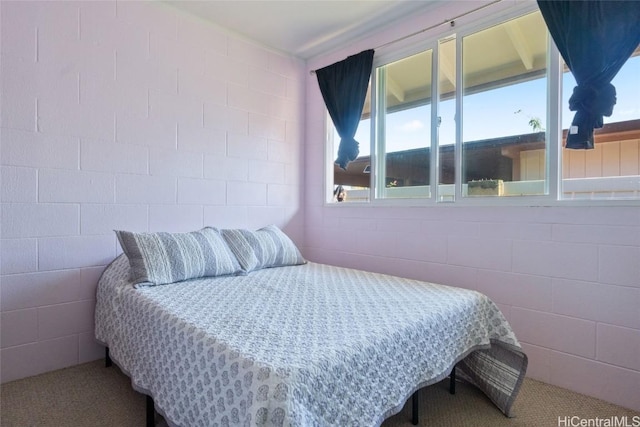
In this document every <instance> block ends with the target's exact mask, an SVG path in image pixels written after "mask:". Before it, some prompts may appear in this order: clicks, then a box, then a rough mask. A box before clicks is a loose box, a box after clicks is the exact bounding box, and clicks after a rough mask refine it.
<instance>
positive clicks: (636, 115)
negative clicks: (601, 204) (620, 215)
mask: <svg viewBox="0 0 640 427" xmlns="http://www.w3.org/2000/svg"><path fill="white" fill-rule="evenodd" d="M638 75H640V46H639V47H638V49H636V51H635V52H634V54H633V56H632V57H631V58H629V60H627V62H626V63H625V64H624V66H623V67H622V69H620V71H619V72H618V74H617V75H616V77H615V78H614V79H613V81H612V83H613V85H614V86H615V87H616V93H617V102H616V105H615V107H614V109H613V114H612V115H611V117H605V118H604V127H603V128H602V129H599V130H596V132H595V148H594V149H593V150H568V149H563V150H562V197H563V198H565V199H611V198H621V197H630V198H631V197H640V85H639V84H638V78H637V76H638ZM575 85H576V81H575V79H574V77H573V75H572V74H571V73H570V72H569V70H568V69H567V68H566V66H565V67H564V72H563V77H562V106H563V107H564V108H563V110H562V129H564V130H565V131H564V133H563V142H564V140H565V138H566V129H568V128H569V126H570V125H571V120H572V119H573V112H571V111H569V108H568V104H569V98H570V97H571V94H572V92H573V88H574V86H575Z"/></svg>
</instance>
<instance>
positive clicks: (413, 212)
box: [304, 2, 640, 410]
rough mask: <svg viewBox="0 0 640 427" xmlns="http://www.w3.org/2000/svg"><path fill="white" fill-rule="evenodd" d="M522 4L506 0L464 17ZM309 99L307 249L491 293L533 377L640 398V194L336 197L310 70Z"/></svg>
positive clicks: (408, 29) (410, 27)
mask: <svg viewBox="0 0 640 427" xmlns="http://www.w3.org/2000/svg"><path fill="white" fill-rule="evenodd" d="M514 4H516V3H515V2H502V3H500V4H498V5H496V6H495V7H492V8H490V9H486V10H485V11H483V12H478V13H476V14H473V15H470V16H468V17H466V18H463V19H460V20H458V22H459V23H462V22H463V21H464V20H465V19H467V20H468V19H478V18H479V17H481V16H482V15H483V14H485V13H497V12H499V11H500V10H504V9H505V8H508V7H511V6H513V5H514ZM477 6H478V3H477V2H470V3H466V4H465V3H464V2H450V3H447V5H445V6H443V8H442V9H439V10H437V11H430V12H429V14H424V15H417V16H415V17H413V18H411V19H407V20H406V21H403V22H401V23H396V24H394V25H391V26H390V27H389V28H386V29H383V30H381V31H380V32H378V33H377V34H375V35H373V36H371V37H369V38H365V39H362V40H360V41H358V42H356V43H353V44H352V45H349V46H345V47H344V48H343V49H341V50H340V51H337V52H334V53H332V54H329V55H324V56H321V57H317V58H313V59H312V60H310V61H308V68H309V69H316V68H320V67H322V66H326V65H329V64H331V63H333V62H336V61H339V60H342V59H344V58H345V57H347V56H348V55H353V54H355V53H358V52H360V51H362V50H365V49H370V48H375V47H376V46H383V45H384V44H386V43H388V42H391V41H393V40H396V39H399V38H401V37H403V36H405V35H408V34H411V33H413V32H415V31H418V30H420V29H422V28H426V27H429V26H431V25H432V24H437V23H439V22H443V21H444V20H445V19H448V18H451V17H454V16H456V15H457V14H458V13H460V12H464V11H465V10H470V9H473V8H475V7H477ZM516 6H517V4H516ZM445 29H446V28H445ZM440 30H442V28H440ZM436 31H438V29H435V30H433V31H431V32H430V33H435V32H436ZM430 33H429V32H427V33H425V34H424V36H428V35H429V34H430ZM401 44H402V43H401ZM306 102H307V121H306V147H305V158H306V165H305V170H306V172H307V175H306V187H305V188H306V198H305V216H306V226H305V231H306V238H305V244H306V247H305V250H304V252H305V255H306V256H307V257H308V258H309V259H310V260H312V261H316V262H322V263H329V264H336V265H342V266H348V267H355V268H361V269H364V270H369V271H376V272H382V273H389V274H394V275H400V276H405V277H410V278H417V279H421V280H427V281H432V282H437V283H443V284H448V285H455V286H461V287H464V288H469V289H476V290H478V291H481V292H483V293H486V294H487V295H488V296H489V297H491V298H492V299H493V300H494V301H495V302H496V303H498V305H499V306H500V308H501V309H502V310H503V312H504V314H505V315H506V317H507V318H508V319H509V321H510V322H511V325H512V326H513V328H514V330H515V332H516V335H517V336H518V338H519V340H520V341H521V343H522V345H523V347H524V349H525V351H526V353H527V354H528V356H529V370H528V375H529V376H530V377H532V378H535V379H539V380H541V381H544V382H547V383H551V384H556V385H559V386H562V387H566V388H569V389H572V390H575V391H578V392H581V393H585V394H588V395H592V396H596V397H599V398H602V399H604V400H607V401H610V402H614V403H617V404H620V405H623V406H626V407H629V408H633V409H635V410H640V392H639V390H640V207H638V205H637V204H636V205H634V206H626V207H625V206H617V207H606V205H605V206H599V207H596V206H592V207H588V206H576V205H574V206H567V207H453V206H437V207H390V206H385V207H371V206H367V205H361V206H356V205H349V204H340V205H338V204H336V205H332V206H325V205H324V203H323V201H324V200H325V189H324V182H325V171H324V169H325V166H324V164H323V162H322V159H323V158H324V153H325V146H324V145H325V140H324V138H325V131H324V129H325V122H324V120H325V117H326V116H325V113H324V106H323V101H322V97H321V95H320V91H319V89H318V85H317V81H316V79H315V77H313V76H311V77H309V78H308V81H307V95H306Z"/></svg>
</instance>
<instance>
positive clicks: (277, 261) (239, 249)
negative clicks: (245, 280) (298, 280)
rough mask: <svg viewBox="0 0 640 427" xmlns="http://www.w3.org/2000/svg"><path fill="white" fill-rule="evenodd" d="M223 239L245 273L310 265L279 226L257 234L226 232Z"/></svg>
mask: <svg viewBox="0 0 640 427" xmlns="http://www.w3.org/2000/svg"><path fill="white" fill-rule="evenodd" d="M222 235H223V236H224V239H225V240H226V241H227V243H228V244H229V247H230V248H231V251H233V253H234V254H235V256H236V258H237V259H238V262H239V263H240V266H241V267H242V270H243V271H244V272H245V273H249V272H250V271H253V270H259V269H261V268H268V267H282V266H285V265H299V264H305V263H306V262H307V261H306V260H305V259H304V258H303V257H302V255H301V254H300V251H299V250H298V248H297V247H296V245H295V243H293V241H291V239H290V238H289V237H288V236H287V235H286V234H284V233H283V232H282V231H281V230H280V229H279V228H278V227H276V226H275V225H269V226H267V227H264V228H261V229H260V230H257V231H249V230H244V229H229V230H222Z"/></svg>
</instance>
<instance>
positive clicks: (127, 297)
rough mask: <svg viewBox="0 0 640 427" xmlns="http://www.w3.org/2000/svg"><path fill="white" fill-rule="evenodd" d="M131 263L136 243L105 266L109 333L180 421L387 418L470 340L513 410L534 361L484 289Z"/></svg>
mask: <svg viewBox="0 0 640 427" xmlns="http://www.w3.org/2000/svg"><path fill="white" fill-rule="evenodd" d="M128 274H129V266H128V263H127V259H126V257H124V256H121V257H119V258H118V259H116V260H115V261H114V262H113V263H112V264H111V265H110V266H109V267H108V268H107V269H106V271H105V273H104V274H103V277H102V278H101V280H100V283H99V286H98V294H97V305H96V338H97V339H98V340H99V341H100V342H102V343H103V344H105V345H107V346H108V347H109V349H110V355H111V357H112V358H113V360H114V361H115V362H116V363H117V364H118V365H119V366H120V367H121V368H122V369H123V370H124V371H125V372H126V373H127V374H128V375H129V376H130V377H131V380H132V384H133V386H134V388H136V389H137V390H139V391H141V392H144V393H147V394H150V395H151V396H152V397H153V399H154V401H155V404H156V409H158V410H159V411H160V412H161V413H163V415H164V416H165V418H166V419H167V421H168V422H169V424H170V425H174V426H183V427H191V426H226V425H247V426H248V425H276V426H279V425H285V426H289V425H291V426H327V425H339V426H369V425H374V426H375V425H379V424H380V423H381V422H382V421H383V420H384V419H385V418H386V417H388V416H390V415H392V414H393V413H396V412H398V411H399V410H400V409H401V408H402V406H403V404H404V402H405V401H406V399H407V398H408V397H409V396H410V395H411V394H412V393H413V391H415V390H416V389H418V388H420V387H422V386H424V385H428V384H431V383H434V382H437V381H440V380H441V379H443V378H444V377H446V376H447V375H448V374H449V372H450V370H451V368H452V366H453V364H455V363H456V362H458V361H459V360H461V359H463V358H465V357H466V356H468V355H470V354H471V355H470V357H466V358H465V359H464V361H463V362H462V363H461V364H460V365H459V366H460V367H461V371H462V374H463V375H465V376H466V377H467V378H468V379H470V380H471V381H472V382H474V383H476V384H477V385H478V386H479V387H480V388H481V389H483V390H484V391H485V392H486V393H487V394H488V395H489V397H490V398H491V399H492V400H493V401H494V402H495V403H496V404H497V405H498V406H499V407H500V409H501V410H502V411H503V412H505V414H509V411H510V408H511V404H512V403H513V400H514V399H515V396H516V395H517V392H518V390H519V387H520V383H521V381H522V378H523V376H524V372H525V370H526V356H525V355H524V354H523V353H522V352H521V350H520V347H519V344H518V342H517V340H516V338H515V336H514V334H513V332H512V330H511V328H510V327H509V325H508V323H507V322H506V320H505V319H504V317H503V316H502V314H501V313H500V311H499V310H498V309H497V307H496V306H495V305H494V304H493V302H491V301H490V300H489V298H487V297H486V296H484V295H482V294H480V293H478V292H475V291H470V290H465V289H460V288H454V287H447V286H442V285H435V284H430V283H424V282H419V281H415V280H409V279H402V278H398V277H392V276H386V275H380V274H372V273H366V272H363V271H359V270H351V269H344V268H339V267H333V266H328V265H322V264H315V263H308V264H306V265H300V266H294V267H279V268H271V269H265V270H260V271H255V272H252V273H250V274H249V275H248V276H238V277H217V278H205V279H195V280H189V281H185V282H180V283H175V284H169V285H161V286H153V287H143V288H139V289H134V288H133V286H132V285H131V283H130V282H129V281H128V277H129V276H128ZM480 349H484V350H480ZM474 350H475V351H474Z"/></svg>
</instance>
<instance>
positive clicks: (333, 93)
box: [316, 49, 374, 170]
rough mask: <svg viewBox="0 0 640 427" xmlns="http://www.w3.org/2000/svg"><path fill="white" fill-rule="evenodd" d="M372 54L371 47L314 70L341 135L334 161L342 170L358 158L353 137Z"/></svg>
mask: <svg viewBox="0 0 640 427" xmlns="http://www.w3.org/2000/svg"><path fill="white" fill-rule="evenodd" d="M373 53H374V51H373V49H370V50H365V51H364V52H360V53H358V54H357V55H352V56H349V57H348V58H347V59H345V60H344V61H340V62H336V63H335V64H332V65H328V66H326V67H324V68H320V69H319V70H316V77H317V78H318V85H319V86H320V92H321V93H322V98H324V103H325V105H326V106H327V110H329V115H330V116H331V120H333V125H334V126H335V127H336V130H337V131H338V134H339V135H340V146H339V147H338V158H337V159H336V161H335V163H336V164H337V165H338V166H340V167H341V168H342V169H345V170H346V169H347V165H348V164H349V162H351V161H352V160H355V159H356V158H358V154H359V153H360V149H359V148H358V146H359V144H358V141H356V140H355V139H354V136H355V134H356V131H357V130H358V124H359V123H360V117H361V116H362V109H363V108H364V100H365V98H366V96H367V88H368V86H369V78H370V77H371V68H372V66H373Z"/></svg>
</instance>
